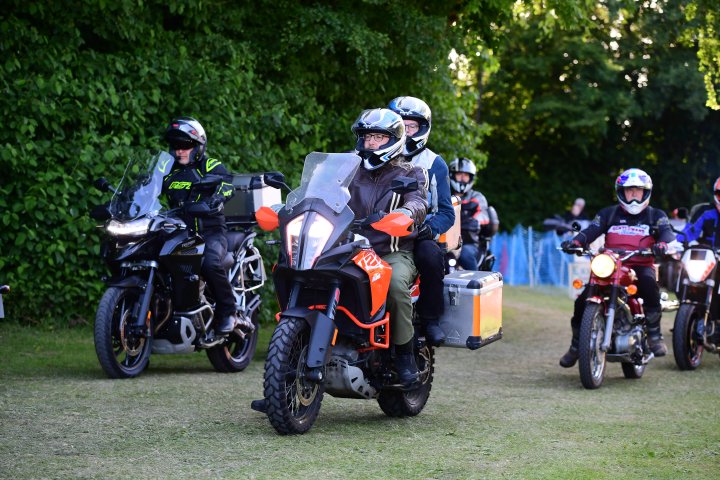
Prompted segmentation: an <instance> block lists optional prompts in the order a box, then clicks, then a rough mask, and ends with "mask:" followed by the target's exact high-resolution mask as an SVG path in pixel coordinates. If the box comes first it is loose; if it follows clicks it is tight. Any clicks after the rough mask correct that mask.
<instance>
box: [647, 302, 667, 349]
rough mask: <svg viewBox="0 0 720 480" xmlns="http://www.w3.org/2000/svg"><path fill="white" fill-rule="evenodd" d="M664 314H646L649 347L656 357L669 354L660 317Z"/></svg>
mask: <svg viewBox="0 0 720 480" xmlns="http://www.w3.org/2000/svg"><path fill="white" fill-rule="evenodd" d="M661 315H662V312H646V314H645V318H646V321H647V332H648V346H649V347H650V351H651V352H652V353H653V354H654V355H655V356H656V357H663V356H665V355H666V354H667V347H666V346H665V342H664V341H663V340H664V339H663V336H662V332H661V330H660V317H661Z"/></svg>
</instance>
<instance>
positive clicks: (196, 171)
mask: <svg viewBox="0 0 720 480" xmlns="http://www.w3.org/2000/svg"><path fill="white" fill-rule="evenodd" d="M164 138H165V141H167V142H168V145H169V147H170V148H169V149H170V155H172V157H173V158H174V159H175V162H174V163H173V166H172V168H171V170H170V173H168V174H167V175H166V176H165V177H164V179H163V193H165V194H166V195H167V197H168V199H169V202H170V206H171V207H172V208H175V207H179V206H182V205H184V204H187V203H189V202H198V201H202V202H205V203H207V204H208V206H209V207H210V208H211V209H212V211H211V213H210V214H209V215H207V216H203V217H202V218H198V217H189V218H187V219H186V220H187V224H188V226H190V228H193V229H194V230H195V231H196V232H198V233H200V234H201V235H202V237H203V239H204V240H205V253H204V255H203V262H202V268H201V272H202V275H203V278H204V279H205V281H206V282H207V283H208V285H210V289H211V290H212V293H213V296H214V297H215V302H216V308H215V319H216V322H217V323H216V325H215V333H216V335H220V336H224V335H227V334H229V333H230V332H232V330H233V328H234V327H235V325H236V324H237V323H241V324H242V325H243V326H244V327H246V328H249V327H251V326H252V324H250V325H247V324H246V323H247V322H241V321H240V320H239V319H238V317H237V316H236V314H235V312H236V310H237V306H236V305H235V296H234V294H233V289H232V286H231V285H230V282H229V280H228V278H227V272H226V271H225V269H224V268H223V267H222V260H223V258H225V255H226V254H227V248H228V241H227V237H226V236H225V232H227V226H226V225H225V215H224V213H223V205H224V202H226V201H227V200H229V199H230V197H232V196H233V194H234V191H235V190H234V187H233V185H232V183H231V179H230V173H229V172H228V171H227V169H226V168H225V167H224V166H223V164H222V163H220V161H219V160H216V159H214V158H208V156H207V155H206V154H205V148H206V146H207V136H206V135H205V129H203V127H202V125H201V124H200V122H198V121H197V120H195V119H194V118H192V117H179V118H177V119H175V120H173V121H172V122H170V124H169V125H168V127H167V130H166V131H165V137H164ZM208 174H211V175H220V176H222V177H223V182H222V183H221V184H220V185H219V186H218V187H217V189H216V190H215V191H214V192H198V191H195V190H192V192H193V196H194V198H189V194H190V193H191V185H192V184H193V183H195V182H197V181H198V180H200V179H201V178H203V177H205V176H206V175H208Z"/></svg>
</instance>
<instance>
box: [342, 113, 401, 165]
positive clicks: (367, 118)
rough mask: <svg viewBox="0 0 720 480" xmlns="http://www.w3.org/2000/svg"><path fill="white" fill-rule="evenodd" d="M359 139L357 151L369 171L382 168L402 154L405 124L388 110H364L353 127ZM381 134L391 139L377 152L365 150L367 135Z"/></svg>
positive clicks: (398, 116) (356, 146)
mask: <svg viewBox="0 0 720 480" xmlns="http://www.w3.org/2000/svg"><path fill="white" fill-rule="evenodd" d="M352 131H353V133H354V134H355V136H356V137H357V143H356V145H355V151H356V152H357V154H358V155H359V156H360V157H361V158H362V159H363V166H364V167H365V168H366V169H367V170H375V169H376V168H380V167H382V166H383V165H384V164H386V163H387V162H389V161H390V160H392V159H394V158H397V157H399V156H400V155H401V154H402V151H403V146H404V145H405V124H404V123H403V120H402V118H401V117H400V115H398V114H397V113H395V112H393V111H392V110H388V109H387V108H374V109H370V110H364V111H363V112H362V113H361V114H360V116H359V117H358V118H357V120H355V123H353V125H352ZM371 133H380V134H383V135H389V136H390V139H389V140H388V141H387V142H385V143H384V144H382V145H380V147H379V148H377V149H376V150H369V149H366V148H365V135H366V134H371Z"/></svg>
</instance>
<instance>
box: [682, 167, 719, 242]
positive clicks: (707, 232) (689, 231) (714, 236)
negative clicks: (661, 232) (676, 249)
mask: <svg viewBox="0 0 720 480" xmlns="http://www.w3.org/2000/svg"><path fill="white" fill-rule="evenodd" d="M713 202H714V205H715V208H711V209H708V210H705V211H704V212H703V213H702V215H700V217H699V218H698V219H697V220H696V221H695V222H694V223H688V224H687V225H685V228H684V229H683V232H682V233H681V234H678V236H677V240H678V241H679V242H692V241H693V240H697V241H699V242H702V243H705V244H707V245H710V246H711V247H712V248H713V249H718V248H720V177H718V179H717V180H715V184H714V185H713Z"/></svg>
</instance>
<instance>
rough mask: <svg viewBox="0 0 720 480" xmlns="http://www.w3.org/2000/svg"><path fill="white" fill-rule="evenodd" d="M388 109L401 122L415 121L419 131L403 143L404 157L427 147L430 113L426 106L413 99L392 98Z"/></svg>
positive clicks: (430, 123)
mask: <svg viewBox="0 0 720 480" xmlns="http://www.w3.org/2000/svg"><path fill="white" fill-rule="evenodd" d="M388 108H389V109H390V110H392V111H393V112H395V113H397V114H398V115H400V116H401V117H402V118H403V120H415V121H416V122H418V125H419V126H420V129H419V130H418V131H417V132H416V133H415V135H413V136H412V137H411V136H409V135H408V137H407V140H406V141H405V151H404V152H403V153H404V155H406V156H408V157H413V156H415V155H417V154H418V153H420V152H422V150H423V149H424V148H425V147H426V146H427V139H428V137H429V136H430V128H432V113H431V112H430V107H428V104H427V103H425V102H423V101H422V100H420V99H419V98H415V97H397V98H394V99H393V100H392V101H391V102H390V104H389V105H388Z"/></svg>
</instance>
